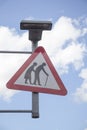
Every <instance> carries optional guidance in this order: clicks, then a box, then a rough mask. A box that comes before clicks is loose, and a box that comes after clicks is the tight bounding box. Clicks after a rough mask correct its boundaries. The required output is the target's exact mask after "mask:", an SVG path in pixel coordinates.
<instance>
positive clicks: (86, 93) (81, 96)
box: [73, 68, 87, 102]
mask: <svg viewBox="0 0 87 130" xmlns="http://www.w3.org/2000/svg"><path fill="white" fill-rule="evenodd" d="M79 77H80V78H82V79H83V83H82V84H81V87H79V88H77V89H76V92H75V93H74V94H73V95H74V98H75V101H77V102H87V68H85V69H82V70H81V73H80V74H79Z"/></svg>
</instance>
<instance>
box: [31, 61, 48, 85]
mask: <svg viewBox="0 0 87 130" xmlns="http://www.w3.org/2000/svg"><path fill="white" fill-rule="evenodd" d="M44 66H46V64H45V63H42V64H41V65H39V66H38V67H37V68H36V70H35V79H34V83H33V84H34V85H36V84H38V85H41V84H40V77H39V76H40V72H41V71H43V72H44V73H45V74H46V75H47V77H48V73H47V72H46V71H45V69H44Z"/></svg>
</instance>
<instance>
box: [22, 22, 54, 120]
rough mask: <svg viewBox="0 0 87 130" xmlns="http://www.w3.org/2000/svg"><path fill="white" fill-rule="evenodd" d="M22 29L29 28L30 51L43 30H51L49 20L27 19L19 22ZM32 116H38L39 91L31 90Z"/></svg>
mask: <svg viewBox="0 0 87 130" xmlns="http://www.w3.org/2000/svg"><path fill="white" fill-rule="evenodd" d="M20 28H21V29H22V30H29V40H31V41H32V52H34V50H35V49H36V48H37V46H38V41H39V40H41V36H42V31H43V30H51V28H52V23H51V22H50V21H29V20H23V21H21V23H20ZM32 118H39V93H37V92H32Z"/></svg>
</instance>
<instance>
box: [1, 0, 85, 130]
mask: <svg viewBox="0 0 87 130" xmlns="http://www.w3.org/2000/svg"><path fill="white" fill-rule="evenodd" d="M23 19H28V20H31V19H32V20H51V21H52V23H53V28H52V30H51V31H44V32H43V35H42V40H41V41H39V43H38V45H39V46H43V47H44V48H45V50H46V52H47V54H48V55H49V57H50V59H51V60H52V63H53V64H54V66H55V68H56V70H57V72H58V74H59V75H60V77H61V79H62V81H63V83H64V85H65V87H66V89H67V91H68V94H67V95H66V96H60V95H51V94H42V93H40V94H39V109H40V118H38V119H32V117H31V114H0V129H1V130H18V129H21V130H25V129H26V130H27V129H32V130H37V129H38V130H40V129H45V130H47V129H50V130H69V129H71V130H73V129H74V130H87V112H86V111H87V1H86V0H80V1H79V0H73V1H72V0H51V1H50V0H37V1H35V0H22V1H21V0H15V1H11V0H0V50H20V51H22V50H25V51H28V50H29V51H30V50H31V42H30V41H29V40H28V32H27V31H23V30H20V21H21V20H23ZM29 56H30V55H18V54H17V55H12V54H10V55H9V54H7V55H6V54H0V68H1V69H0V109H29V110H30V109H31V107H32V93H31V92H25V91H15V90H9V89H7V88H6V83H7V81H8V80H9V79H10V78H11V77H12V76H13V75H14V73H15V72H16V71H17V70H18V69H19V68H20V67H21V66H22V64H23V63H24V62H25V61H26V60H27V58H28V57H29Z"/></svg>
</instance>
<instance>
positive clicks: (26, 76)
mask: <svg viewBox="0 0 87 130" xmlns="http://www.w3.org/2000/svg"><path fill="white" fill-rule="evenodd" d="M36 65H37V63H36V62H34V63H33V65H31V66H30V67H29V68H28V69H27V71H26V73H25V76H24V79H25V84H27V83H28V82H27V81H28V80H29V82H30V84H32V83H31V78H32V77H31V73H32V72H35V70H34V67H35V66H36Z"/></svg>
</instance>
